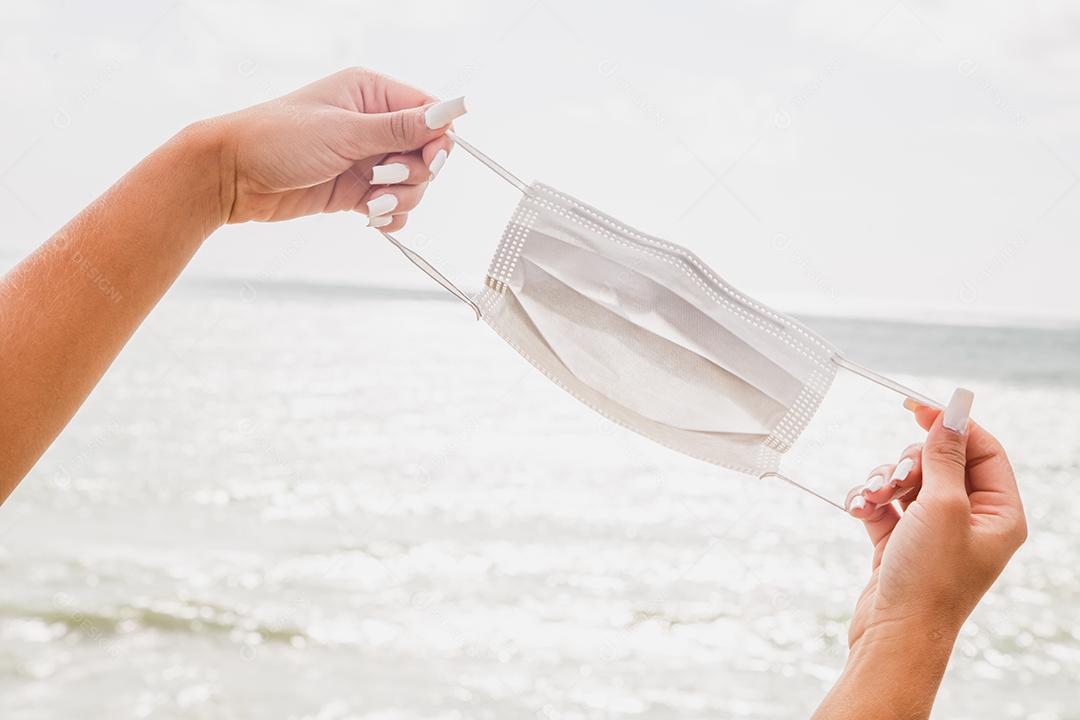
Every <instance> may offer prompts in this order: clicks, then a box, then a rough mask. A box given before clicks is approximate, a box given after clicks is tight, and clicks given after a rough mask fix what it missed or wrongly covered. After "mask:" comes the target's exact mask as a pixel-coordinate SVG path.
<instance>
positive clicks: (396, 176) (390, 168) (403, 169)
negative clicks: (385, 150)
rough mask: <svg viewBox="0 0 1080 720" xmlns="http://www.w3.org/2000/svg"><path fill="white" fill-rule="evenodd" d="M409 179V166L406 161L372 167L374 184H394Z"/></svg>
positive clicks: (372, 182)
mask: <svg viewBox="0 0 1080 720" xmlns="http://www.w3.org/2000/svg"><path fill="white" fill-rule="evenodd" d="M408 179H409V166H408V165H406V164H405V163H387V164H386V165H376V166H375V167H373V168H371V184H372V185H394V184H396V183H399V182H405V181H406V180H408Z"/></svg>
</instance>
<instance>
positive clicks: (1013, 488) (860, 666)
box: [814, 390, 1027, 719]
mask: <svg viewBox="0 0 1080 720" xmlns="http://www.w3.org/2000/svg"><path fill="white" fill-rule="evenodd" d="M971 401H972V395H971V394H970V393H969V392H968V391H965V390H958V391H957V392H956V393H955V394H954V395H953V399H952V401H951V402H950V403H949V406H948V407H947V408H946V409H945V410H944V411H943V412H942V411H938V410H935V409H933V408H929V407H924V406H920V405H915V404H913V403H911V402H910V401H909V403H908V404H907V406H908V407H909V409H911V410H912V411H913V412H914V414H915V419H916V421H917V422H918V423H919V424H920V425H921V426H922V427H923V428H924V429H926V430H927V431H928V433H927V437H926V441H925V443H923V444H921V445H913V446H911V447H909V448H907V449H906V450H905V451H904V453H903V454H902V456H901V459H900V460H899V461H898V462H897V463H896V464H895V465H892V464H890V465H883V466H879V467H878V468H876V469H875V470H874V471H873V472H871V474H870V478H869V479H868V481H867V482H866V484H864V485H861V486H858V487H856V488H854V489H853V490H852V491H851V492H850V493H849V494H848V500H847V507H848V508H849V511H850V512H851V513H852V514H853V515H854V516H856V517H858V518H860V519H861V520H862V521H863V523H864V525H865V526H866V529H867V532H868V534H869V536H870V540H871V542H872V543H873V545H874V555H873V562H872V572H871V576H870V581H869V583H868V584H867V587H866V589H865V590H864V591H863V594H862V596H861V597H860V598H859V601H858V603H857V605H856V609H855V614H854V616H853V618H852V621H851V626H850V629H849V637H848V644H849V646H850V648H851V651H850V654H849V656H848V662H847V665H846V667H845V669H844V671H843V673H842V674H841V676H840V679H839V680H838V681H837V683H836V685H835V686H834V687H833V689H832V690H831V691H830V692H829V694H828V695H827V696H826V697H825V700H824V701H823V702H822V704H821V706H820V707H819V708H818V710H817V712H816V713H815V715H814V717H815V718H830V719H832V718H837V719H846V718H871V719H873V718H890V719H891V718H904V719H907V718H926V717H928V716H929V714H930V710H931V708H932V706H933V702H934V697H935V695H936V694H937V690H938V687H939V685H940V683H941V679H942V676H943V675H944V673H945V668H946V666H947V664H948V660H949V655H950V654H951V652H952V647H953V644H954V643H955V641H956V637H957V635H958V633H959V631H960V628H961V626H962V625H963V623H964V621H965V620H966V619H967V617H968V615H969V614H970V613H971V611H972V610H973V609H974V608H975V606H976V604H978V602H979V600H980V599H981V598H982V596H983V595H984V594H985V593H986V591H987V590H988V589H989V588H990V586H991V585H992V584H993V582H994V580H995V579H996V578H997V577H998V575H999V574H1000V573H1001V571H1002V570H1003V569H1004V568H1005V565H1006V563H1008V561H1009V558H1010V557H1012V555H1013V553H1014V552H1015V551H1016V549H1017V548H1019V547H1020V545H1021V544H1022V543H1023V542H1024V540H1025V539H1026V537H1027V523H1026V520H1025V518H1024V510H1023V505H1022V503H1021V501H1020V494H1019V490H1018V487H1017V484H1016V479H1015V476H1014V475H1013V471H1012V467H1011V465H1010V464H1009V460H1008V457H1007V455H1006V454H1005V450H1004V448H1002V447H1001V444H1000V443H999V442H998V441H997V439H996V438H994V437H993V436H992V435H991V434H990V433H988V432H987V431H986V430H985V429H983V428H982V427H980V426H979V425H977V424H975V423H974V422H971V421H969V419H968V413H969V411H970V408H971ZM900 494H902V497H900V499H899V501H898V505H899V508H898V507H896V506H895V505H894V504H893V503H891V502H890V500H891V499H892V498H894V497H896V496H898V495H900Z"/></svg>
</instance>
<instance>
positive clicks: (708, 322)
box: [384, 137, 937, 509]
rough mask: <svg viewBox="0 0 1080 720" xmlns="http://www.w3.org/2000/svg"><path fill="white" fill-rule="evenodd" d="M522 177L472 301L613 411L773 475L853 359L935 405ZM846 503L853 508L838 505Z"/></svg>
mask: <svg viewBox="0 0 1080 720" xmlns="http://www.w3.org/2000/svg"><path fill="white" fill-rule="evenodd" d="M453 139H454V140H455V142H457V143H458V144H459V145H460V146H461V147H462V148H464V149H465V150H466V151H468V152H469V153H471V154H473V155H474V156H475V157H477V158H478V159H479V160H481V162H483V163H484V164H486V165H488V167H490V168H492V169H493V170H494V171H495V172H497V173H498V174H499V175H500V176H502V177H503V178H504V179H506V180H507V181H509V182H511V183H512V184H513V185H514V186H515V187H517V188H518V189H519V190H520V191H521V193H522V198H521V201H520V202H519V203H518V206H517V209H516V210H515V211H514V214H513V216H512V217H511V218H510V222H509V223H508V224H507V226H506V230H505V231H504V233H503V237H502V240H501V241H500V243H499V245H498V247H497V248H496V250H495V255H494V257H493V258H492V260H491V264H490V266H489V267H488V271H487V275H486V276H485V277H484V287H483V289H482V290H481V291H480V293H479V294H478V295H477V296H476V297H474V298H469V297H468V296H467V295H465V293H463V292H461V291H460V290H458V289H457V288H456V287H454V286H453V284H452V283H450V282H449V281H447V280H446V278H444V277H442V276H441V275H439V274H438V273H437V272H436V271H434V268H432V267H431V266H430V265H429V264H427V263H426V262H424V261H423V259H422V258H419V257H418V256H416V255H415V253H412V252H411V251H409V250H408V249H407V248H405V247H404V246H403V245H401V244H400V243H399V242H398V241H397V240H396V239H394V238H393V237H392V236H390V235H389V234H386V233H384V235H386V237H387V238H388V239H389V240H390V241H391V242H393V243H394V244H395V245H396V246H397V247H398V248H399V249H401V250H402V252H404V253H406V255H407V256H409V258H410V259H411V260H413V262H416V263H417V264H420V265H421V267H422V269H424V270H425V272H428V274H429V275H432V277H434V278H435V279H436V280H438V281H439V282H440V283H441V284H442V285H443V286H444V287H446V288H447V289H448V290H450V291H451V292H453V293H454V294H455V295H457V296H458V297H459V298H460V299H462V300H463V301H464V302H466V303H468V304H469V305H470V306H471V307H472V308H473V310H474V311H475V312H476V314H477V316H478V317H482V318H483V319H484V321H486V322H487V324H488V325H490V326H491V327H492V329H494V330H495V332H497V333H498V334H499V335H500V336H501V337H502V338H503V340H505V341H506V342H507V343H508V344H509V345H511V346H512V347H513V348H514V349H515V350H517V351H518V352H519V353H520V354H521V355H522V356H523V357H524V358H525V359H526V360H528V361H529V362H530V363H532V364H533V365H534V366H535V367H536V368H537V369H538V370H540V372H542V373H544V375H546V376H547V377H548V379H549V380H551V381H552V382H554V383H555V384H556V385H558V386H559V387H561V388H562V389H563V390H565V391H566V392H568V393H570V394H571V395H573V396H574V397H576V398H577V399H578V400H580V401H581V402H583V403H584V404H586V405H588V406H589V407H591V408H592V409H593V410H595V411H596V412H598V413H600V414H601V415H603V416H605V417H607V418H608V419H610V420H612V421H613V422H616V423H618V424H620V425H623V426H625V427H627V428H629V429H631V430H634V431H635V432H637V433H640V434H641V435H644V436H645V437H647V438H650V439H652V440H654V441H656V442H658V443H660V444H662V445H666V446H667V447H669V448H672V449H673V450H677V451H679V452H681V453H683V454H685V455H689V456H691V457H694V458H698V459H700V460H704V461H705V462H709V463H713V464H715V465H721V466H723V467H727V468H730V469H732V470H736V471H738V472H742V473H747V474H750V475H754V476H757V477H775V478H779V479H782V480H785V481H787V482H790V483H792V484H794V485H796V486H798V487H800V488H802V489H803V490H806V491H808V492H810V493H812V494H814V495H815V496H817V497H819V498H821V499H823V500H825V501H826V502H829V503H830V504H833V505H837V504H836V503H835V502H833V501H832V500H829V499H827V498H824V497H822V496H821V495H819V494H818V493H816V492H814V491H812V490H810V489H809V488H806V487H804V486H803V485H801V484H799V483H796V482H794V481H793V480H791V479H790V478H788V477H786V476H784V475H782V474H781V473H780V472H779V469H780V459H781V457H782V456H783V455H784V453H785V452H787V451H788V450H789V449H790V448H791V447H792V445H793V444H794V443H795V441H796V440H797V439H798V437H799V435H800V434H801V433H802V431H803V430H804V429H805V428H806V426H807V424H808V423H809V422H810V420H811V418H812V417H813V416H814V413H815V411H816V410H817V408H818V406H819V405H820V404H821V401H822V400H823V399H824V397H825V394H826V393H827V392H828V390H829V388H830V386H831V385H832V382H833V379H834V377H835V376H836V373H837V370H838V369H839V368H842V367H843V368H846V369H848V370H851V371H853V372H856V373H858V374H860V375H863V376H864V377H867V378H868V379H870V380H872V381H874V382H877V383H879V384H882V385H884V386H886V387H889V388H891V389H893V390H896V391H897V392H900V393H901V394H904V395H906V396H908V397H912V398H914V399H916V400H919V401H920V402H922V403H924V404H928V405H933V406H937V403H935V402H934V401H932V400H930V399H929V398H926V397H923V396H922V395H920V394H918V393H916V392H914V391H912V390H909V389H907V388H904V387H903V386H900V385H899V384H897V383H895V382H893V381H891V380H888V379H887V378H884V377H882V376H880V375H877V374H876V373H873V372H872V371H869V370H867V369H865V368H862V367H860V366H858V365H855V364H854V363H851V362H850V361H848V360H847V359H845V358H844V357H843V356H842V355H841V354H840V353H839V351H838V350H837V349H836V348H835V347H833V346H832V345H831V344H830V343H829V342H828V341H827V340H825V339H824V338H822V337H820V336H819V335H817V334H816V333H814V332H813V331H812V330H810V329H809V328H807V327H806V326H804V325H803V324H801V323H799V322H798V321H796V320H794V319H792V318H790V317H788V316H786V315H784V314H782V313H779V312H777V311H775V310H772V309H770V308H769V307H767V306H765V305H764V304H762V303H760V302H758V301H756V300H754V299H752V298H749V297H747V296H746V295H744V294H743V293H740V292H739V291H738V290H736V289H735V288H733V287H732V286H731V285H729V284H728V283H726V282H725V281H724V280H723V279H722V278H720V276H719V275H717V274H716V273H715V272H714V271H713V270H712V269H711V268H709V267H708V266H707V265H706V264H705V263H704V262H702V261H701V259H700V258H698V257H697V256H696V255H694V254H693V253H692V252H690V251H689V250H687V249H686V248H683V247H681V246H679V245H675V244H673V243H670V242H667V241H664V240H661V239H660V238H656V237H652V236H649V235H645V234H644V233H641V232H639V231H637V230H635V229H633V228H631V227H629V226H627V225H625V224H623V223H621V222H619V221H618V220H617V219H615V218H613V217H611V216H610V215H606V214H604V213H602V212H600V211H599V210H597V209H595V208H593V207H591V206H589V205H586V204H585V203H583V202H581V201H579V200H577V199H575V198H573V197H571V196H569V195H567V194H565V193H562V192H560V191H558V190H556V189H554V188H551V187H548V186H546V185H543V184H539V183H536V184H533V185H526V184H525V183H523V182H521V181H520V180H518V179H517V178H516V177H514V176H513V175H511V174H510V173H509V172H508V171H506V170H505V169H504V168H502V167H501V166H499V165H498V164H497V163H495V162H494V161H492V160H491V159H490V158H488V157H487V156H485V155H484V154H483V153H480V152H479V151H478V150H477V149H476V148H474V147H473V146H471V145H469V144H468V143H466V142H464V141H463V140H461V138H459V137H454V138H453ZM841 509H842V508H841Z"/></svg>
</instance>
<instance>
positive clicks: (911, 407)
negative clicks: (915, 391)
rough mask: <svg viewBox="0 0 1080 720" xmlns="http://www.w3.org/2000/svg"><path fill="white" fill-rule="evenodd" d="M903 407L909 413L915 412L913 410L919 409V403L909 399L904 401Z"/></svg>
mask: <svg viewBox="0 0 1080 720" xmlns="http://www.w3.org/2000/svg"><path fill="white" fill-rule="evenodd" d="M904 407H905V408H907V409H908V410H910V411H911V412H915V408H917V407H919V403H917V402H915V401H914V400H912V399H911V398H906V399H905V400H904Z"/></svg>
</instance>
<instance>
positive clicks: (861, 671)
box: [842, 616, 961, 718]
mask: <svg viewBox="0 0 1080 720" xmlns="http://www.w3.org/2000/svg"><path fill="white" fill-rule="evenodd" d="M960 624H961V623H957V622H954V621H953V620H951V619H948V620H947V619H945V618H944V617H937V618H931V617H925V616H912V617H907V618H903V619H896V620H888V621H881V622H878V623H876V624H874V625H873V626H871V627H869V628H867V630H866V632H864V633H863V634H862V636H861V637H860V638H859V639H858V640H857V641H856V642H855V643H854V644H853V645H852V647H851V652H850V654H849V655H848V661H847V664H846V666H845V667H844V672H843V676H842V682H843V683H844V684H847V685H849V686H851V687H853V688H857V689H858V695H859V696H860V697H863V698H866V699H867V700H868V701H869V702H872V703H873V704H874V705H875V706H877V707H882V706H884V707H888V708H891V709H892V710H893V711H894V712H896V713H897V716H898V717H912V718H921V717H929V714H930V709H931V708H932V706H933V703H934V698H935V696H936V695H937V691H938V687H939V686H940V684H941V679H942V677H943V676H944V675H945V669H946V667H947V666H948V663H949V657H950V655H951V654H952V649H953V645H954V644H955V643H956V638H957V636H958V634H959V631H960ZM871 716H872V715H871Z"/></svg>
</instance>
